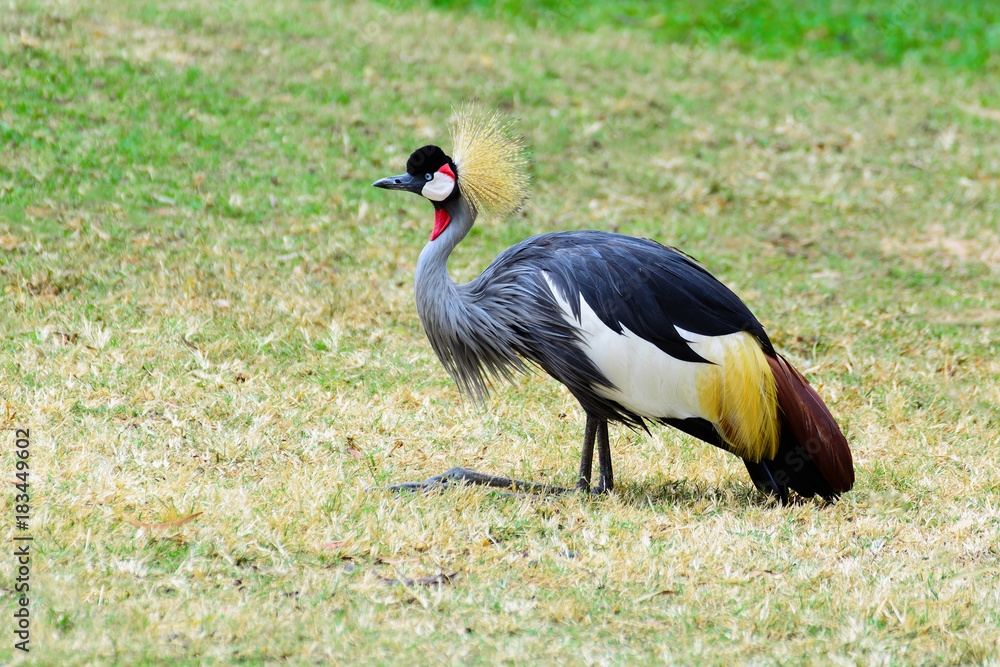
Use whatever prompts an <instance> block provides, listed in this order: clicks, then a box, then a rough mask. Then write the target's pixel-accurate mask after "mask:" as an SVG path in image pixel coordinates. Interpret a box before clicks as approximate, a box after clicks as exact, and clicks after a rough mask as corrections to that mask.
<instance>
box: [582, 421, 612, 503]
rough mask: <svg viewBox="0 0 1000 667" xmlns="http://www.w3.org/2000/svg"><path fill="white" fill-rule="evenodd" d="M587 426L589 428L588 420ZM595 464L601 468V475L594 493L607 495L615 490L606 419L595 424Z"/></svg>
mask: <svg viewBox="0 0 1000 667" xmlns="http://www.w3.org/2000/svg"><path fill="white" fill-rule="evenodd" d="M587 426H588V427H589V426H590V421H589V418H588V422H587ZM592 446H593V443H592ZM597 462H598V464H600V466H601V473H600V479H599V480H598V482H597V488H596V489H594V493H607V492H608V491H611V490H612V489H614V488H615V473H614V471H613V470H612V469H611V444H610V443H609V442H608V420H607V419H601V420H600V421H599V422H598V424H597Z"/></svg>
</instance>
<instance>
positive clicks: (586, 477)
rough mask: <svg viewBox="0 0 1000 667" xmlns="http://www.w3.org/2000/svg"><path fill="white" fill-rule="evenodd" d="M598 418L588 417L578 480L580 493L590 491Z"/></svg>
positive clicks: (577, 486)
mask: <svg viewBox="0 0 1000 667" xmlns="http://www.w3.org/2000/svg"><path fill="white" fill-rule="evenodd" d="M598 421H599V420H598V419H597V418H596V417H591V416H590V415H587V426H586V428H585V429H584V432H583V454H582V455H581V456H580V474H579V476H578V477H577V479H576V488H577V490H579V491H583V492H587V491H590V473H591V471H592V470H593V467H594V436H595V435H597V423H598Z"/></svg>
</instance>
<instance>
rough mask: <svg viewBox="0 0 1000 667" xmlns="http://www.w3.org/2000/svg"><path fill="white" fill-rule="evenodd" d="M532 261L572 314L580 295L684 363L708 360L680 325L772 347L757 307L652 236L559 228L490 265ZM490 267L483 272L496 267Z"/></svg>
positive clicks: (607, 318) (610, 323)
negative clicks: (740, 335) (744, 334)
mask: <svg viewBox="0 0 1000 667" xmlns="http://www.w3.org/2000/svg"><path fill="white" fill-rule="evenodd" d="M515 264H516V265H518V266H519V267H520V268H526V267H527V266H531V267H533V268H534V269H535V270H536V271H539V272H541V271H544V272H546V273H547V274H548V275H549V276H550V277H551V278H552V280H553V282H555V284H556V285H557V286H558V287H559V288H560V289H561V290H562V292H563V294H562V296H564V297H565V298H566V300H567V301H568V302H569V304H570V307H571V308H572V309H573V314H574V316H577V317H579V314H580V313H579V308H580V304H579V297H580V295H582V296H583V298H584V299H585V300H586V301H587V303H588V304H589V305H590V307H591V308H593V309H594V312H595V313H596V314H597V316H598V317H599V318H600V319H601V321H602V322H603V323H604V324H605V326H607V327H609V328H610V329H612V330H613V331H615V332H616V333H621V331H622V327H625V328H627V329H628V330H629V331H631V332H633V333H634V334H636V335H637V336H640V337H641V338H643V339H645V340H647V341H649V342H650V343H652V344H654V345H656V346H657V347H658V348H659V349H661V350H663V351H664V352H666V353H667V354H669V355H671V356H673V357H675V358H677V359H682V360H684V361H705V360H704V359H702V358H701V357H699V356H698V355H697V354H695V353H694V351H693V350H691V348H690V346H689V345H688V344H687V341H686V340H685V339H684V338H683V337H682V336H681V335H680V334H679V333H678V332H677V330H676V328H675V326H676V327H680V328H681V329H684V330H686V331H690V332H693V333H697V334H702V335H706V336H721V335H725V334H730V333H734V332H737V331H748V332H750V333H752V334H753V335H754V336H755V337H756V338H758V340H760V341H761V344H762V346H763V347H764V349H765V351H768V350H770V349H771V345H770V341H768V339H767V334H765V333H764V329H763V327H762V326H761V324H760V322H758V321H757V318H756V317H754V316H753V313H751V312H750V310H749V309H748V308H747V307H746V305H744V304H743V302H742V301H740V299H739V297H737V296H736V295H735V294H733V292H732V291H731V290H730V289H729V288H728V287H726V286H725V285H723V284H722V283H721V282H719V281H718V280H717V279H716V278H715V277H714V276H712V274H710V273H709V272H708V271H706V270H705V269H703V268H702V267H700V266H699V265H698V264H697V263H695V262H694V261H693V260H692V259H691V258H690V257H688V256H687V255H684V254H682V253H680V252H678V251H677V250H674V249H673V248H668V247H666V246H663V245H660V244H659V243H656V242H655V241H651V240H649V239H639V238H634V237H631V236H622V235H619V234H611V233H607V232H597V231H583V232H556V233H552V234H542V235H539V236H533V237H531V238H529V239H525V240H524V241H522V242H521V243H519V244H517V245H515V246H513V247H512V248H510V249H509V250H507V251H506V252H504V253H503V254H501V255H500V256H499V257H498V258H497V259H496V261H495V262H494V263H493V264H492V265H491V266H490V269H494V267H496V269H497V270H499V271H503V268H502V267H504V266H512V265H515ZM490 269H488V270H487V272H485V273H484V276H485V275H486V273H491V271H490Z"/></svg>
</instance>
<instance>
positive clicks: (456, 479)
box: [389, 468, 573, 494]
mask: <svg viewBox="0 0 1000 667" xmlns="http://www.w3.org/2000/svg"><path fill="white" fill-rule="evenodd" d="M460 484H475V485H477V486H487V487H490V488H494V489H505V490H508V491H513V492H516V493H543V494H552V493H569V492H571V491H572V490H573V489H567V488H563V487H561V486H551V485H549V484H537V483H535V482H525V481H523V480H520V479H510V478H507V477H498V476H496V475H487V474H486V473H482V472H476V471H475V470H469V469H468V468H452V469H451V470H447V471H445V472H443V473H441V474H440V475H434V476H433V477H428V478H427V479H425V480H424V481H422V482H403V483H402V484H393V485H392V486H390V487H389V491H418V492H420V493H427V492H429V491H440V490H443V489H446V488H448V487H449V486H455V485H460Z"/></svg>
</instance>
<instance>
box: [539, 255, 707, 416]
mask: <svg viewBox="0 0 1000 667" xmlns="http://www.w3.org/2000/svg"><path fill="white" fill-rule="evenodd" d="M545 279H546V280H547V281H548V283H549V288H550V289H551V290H552V294H553V295H555V298H556V301H557V302H558V303H559V306H560V308H562V311H563V317H564V318H565V319H566V321H567V322H569V323H570V324H572V325H574V326H577V327H579V328H580V329H581V330H582V331H583V340H584V347H585V352H586V354H587V356H588V357H589V358H590V360H591V362H593V364H594V365H595V366H597V368H599V369H600V371H601V372H602V373H604V375H605V377H607V378H608V379H609V380H610V381H611V382H612V384H614V385H615V387H616V389H608V388H606V387H594V391H596V392H597V393H598V394H599V395H601V396H603V397H604V398H609V399H611V400H613V401H617V402H618V403H620V404H621V405H622V406H624V407H626V408H628V409H629V410H631V411H632V412H634V413H636V414H638V415H640V416H642V417H649V418H651V419H666V418H676V419H688V418H690V417H703V418H707V416H706V415H705V414H703V411H702V408H701V401H700V400H699V398H698V376H699V375H700V374H701V373H702V372H703V371H704V370H706V368H711V367H709V366H707V365H706V364H703V363H697V362H690V361H682V360H680V359H675V358H674V357H672V356H670V355H669V354H667V353H666V352H664V351H663V350H661V349H660V348H658V347H656V346H655V345H653V344H652V343H650V342H649V341H647V340H645V339H643V338H640V337H639V336H637V335H636V334H634V333H633V332H631V331H629V330H628V328H626V327H625V326H622V333H620V334H618V333H615V331H613V330H612V329H610V328H609V327H608V326H607V325H605V324H604V322H602V321H601V318H599V317H598V316H597V313H595V312H594V309H593V308H591V307H590V304H588V303H587V301H586V299H584V298H583V295H580V320H579V321H577V319H576V318H575V317H574V316H573V309H572V308H571V307H570V304H569V302H568V301H567V300H566V298H565V295H564V294H563V293H562V290H560V289H559V288H558V287H557V286H556V285H555V283H553V281H552V279H551V278H549V276H548V275H546V276H545ZM678 332H679V333H680V334H681V336H682V337H684V339H685V340H689V341H690V344H691V348H692V349H693V350H695V352H697V353H698V354H699V355H700V356H701V357H702V358H704V359H708V360H710V361H711V360H713V357H717V356H724V355H720V354H719V353H721V352H722V349H723V347H722V346H724V345H725V342H724V341H723V340H722V339H724V338H727V336H717V337H716V336H700V335H698V334H694V333H691V332H688V331H684V330H681V329H678Z"/></svg>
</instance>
